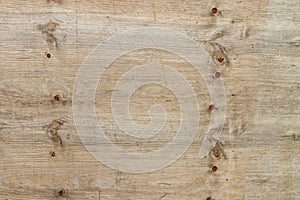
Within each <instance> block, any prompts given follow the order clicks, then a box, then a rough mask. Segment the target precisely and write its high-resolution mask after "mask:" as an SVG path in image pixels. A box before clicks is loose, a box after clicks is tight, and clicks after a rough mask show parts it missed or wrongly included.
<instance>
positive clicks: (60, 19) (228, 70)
mask: <svg viewBox="0 0 300 200" xmlns="http://www.w3.org/2000/svg"><path fill="white" fill-rule="evenodd" d="M213 8H217V11H215V10H214V11H213V12H216V13H215V14H212V9H213ZM299 9H300V3H299V2H298V1H297V0H286V1H281V0H250V1H238V0H233V1H225V0H214V1H213V0H193V1H192V0H191V1H177V0H169V1H164V0H151V1H150V0H145V1H128V0H126V1H125V0H124V1H115V0H112V1H109V0H101V1H95V0H88V1H80V0H48V1H47V0H40V1H33V0H31V1H29V0H26V1H17V0H6V1H4V0H3V1H1V2H0V34H1V37H0V52H1V53H0V59H1V64H0V67H1V71H0V175H1V176H0V199H1V200H2V199H3V200H6V199H7V200H19V199H39V200H41V199H57V198H59V199H91V200H92V199H93V200H99V199H101V200H105V199H109V200H111V199H122V200H126V199H163V200H167V199H188V200H191V199H195V200H196V199H207V197H211V198H212V199H215V200H218V199H270V200H273V199H287V200H288V199H289V200H290V199H299V198H300V188H299V185H300V173H299V172H300V117H299V112H300V110H299V103H300V102H299V101H300V96H299V94H300V60H299V59H300V49H299V47H300V35H299V34H300V14H299ZM152 26H156V27H164V28H170V29H174V30H177V31H179V32H181V33H184V34H186V35H188V36H190V37H191V38H193V39H194V40H195V41H197V42H199V43H200V44H201V45H202V46H203V48H204V49H205V50H206V51H207V52H208V53H209V55H210V56H211V57H212V59H213V60H214V62H215V64H216V66H217V69H218V70H219V71H220V72H221V78H222V79H223V82H224V85H225V90H226V102H227V116H226V121H225V125H224V128H223V131H222V135H221V137H220V139H219V142H218V143H217V145H216V147H215V148H214V149H213V151H212V152H211V153H210V155H209V156H208V157H207V158H205V159H200V158H199V157H198V153H199V148H200V146H201V144H202V141H203V133H204V132H205V131H206V129H207V126H208V124H209V121H210V112H209V111H208V110H207V109H208V106H209V105H210V103H211V102H210V97H209V93H208V90H207V87H206V85H205V82H204V81H203V79H202V78H201V76H197V74H196V73H195V72H194V71H193V70H194V69H193V68H192V67H191V66H189V65H187V64H186V63H185V62H184V61H182V60H181V59H179V58H178V57H176V56H175V55H173V54H170V53H166V52H162V51H159V50H143V51H139V52H136V53H133V54H129V55H125V56H124V57H122V58H120V59H118V60H117V61H116V63H114V65H112V66H111V68H110V69H109V70H108V71H107V72H106V74H105V75H104V77H103V79H102V82H99V87H98V88H97V94H96V100H97V101H96V107H97V110H96V111H97V116H98V119H99V120H100V121H102V123H103V129H104V130H105V131H106V133H107V135H108V137H109V138H110V139H111V140H112V141H113V142H114V143H116V144H118V145H119V146H120V147H122V148H126V149H128V150H130V151H140V152H147V151H151V150H154V149H158V148H161V147H162V146H164V145H165V144H166V143H167V142H168V141H169V140H170V138H172V136H173V134H174V133H172V132H170V133H169V134H163V135H158V136H157V137H155V138H153V140H151V141H144V140H139V139H133V138H129V139H128V137H127V136H125V135H122V134H121V133H120V131H119V130H117V129H116V128H115V123H114V121H113V116H112V113H111V110H110V107H109V106H110V101H109V98H110V96H109V95H110V94H111V92H112V90H113V86H114V84H115V83H116V81H117V80H118V77H117V76H116V74H117V73H121V72H125V71H126V69H127V68H126V69H124V68H122V67H121V66H122V65H123V64H124V65H126V64H127V65H129V64H132V63H140V62H148V61H155V62H157V63H161V64H173V66H174V68H175V69H176V70H178V71H180V72H181V73H182V74H183V76H185V77H187V78H188V79H189V80H190V82H191V85H192V86H193V88H194V90H195V91H196V93H197V99H198V100H199V106H200V111H201V119H200V124H201V125H200V128H199V133H198V135H197V137H196V138H195V140H194V142H193V144H192V145H191V146H190V147H189V149H188V151H187V152H185V153H184V154H183V156H182V157H180V158H179V159H178V160H177V161H176V162H174V163H173V164H172V165H170V166H168V167H166V168H163V169H161V170H158V171H154V172H149V173H142V174H132V173H125V172H120V171H117V170H114V169H111V168H109V167H107V166H105V165H103V164H102V163H101V162H99V161H98V160H97V159H95V158H94V157H93V156H92V155H91V154H90V153H89V152H88V151H87V150H86V149H85V147H84V145H83V144H82V142H81V140H80V138H79V136H78V134H77V131H76V128H75V125H74V121H73V117H72V95H73V86H74V83H75V77H76V74H77V71H78V69H79V67H80V65H81V64H82V63H83V61H84V59H85V58H86V57H87V56H88V55H89V53H90V52H91V50H92V49H93V48H95V47H96V46H97V45H98V44H101V43H102V42H103V41H104V40H105V39H107V38H109V37H111V36H113V35H115V34H117V33H119V32H121V31H124V30H131V29H133V28H140V27H152ZM174 45H176V44H174ZM122 70H123V71H122ZM100 86H101V87H100ZM157 91H159V92H157ZM145 94H149V95H150V96H149V97H148V98H146V97H145ZM132 99H133V100H132V102H131V104H130V105H131V109H132V113H133V114H132V118H133V120H134V121H136V122H137V123H147V122H149V116H148V109H149V105H151V104H153V103H154V102H160V103H161V104H163V105H164V106H165V108H166V110H167V111H168V112H170V113H171V118H170V124H171V125H174V126H176V123H178V109H179V107H178V102H177V101H176V98H175V97H174V95H172V94H171V93H169V92H168V91H167V90H165V89H163V88H161V87H157V86H148V87H144V88H141V90H139V91H138V92H137V93H136V94H135V95H134V96H133V97H132ZM171 125H170V126H171ZM104 153H105V152H104ZM212 166H217V171H215V172H213V171H212Z"/></svg>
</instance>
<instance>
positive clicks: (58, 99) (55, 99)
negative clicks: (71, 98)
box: [53, 94, 61, 101]
mask: <svg viewBox="0 0 300 200" xmlns="http://www.w3.org/2000/svg"><path fill="white" fill-rule="evenodd" d="M53 100H54V101H60V100H61V97H60V95H59V94H57V95H55V96H54V97H53Z"/></svg>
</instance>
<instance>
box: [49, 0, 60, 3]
mask: <svg viewBox="0 0 300 200" xmlns="http://www.w3.org/2000/svg"><path fill="white" fill-rule="evenodd" d="M51 2H53V3H62V0H47V3H51Z"/></svg>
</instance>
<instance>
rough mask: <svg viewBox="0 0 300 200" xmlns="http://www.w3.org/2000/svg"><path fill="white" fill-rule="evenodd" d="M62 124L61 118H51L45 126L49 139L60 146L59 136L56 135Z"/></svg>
mask: <svg viewBox="0 0 300 200" xmlns="http://www.w3.org/2000/svg"><path fill="white" fill-rule="evenodd" d="M63 124H64V121H62V120H53V121H52V122H51V123H50V124H49V125H47V126H46V128H47V135H48V137H49V139H50V140H52V141H53V142H55V143H58V142H59V144H60V145H61V146H62V140H61V137H60V136H59V135H58V130H59V129H60V128H61V126H62V125H63Z"/></svg>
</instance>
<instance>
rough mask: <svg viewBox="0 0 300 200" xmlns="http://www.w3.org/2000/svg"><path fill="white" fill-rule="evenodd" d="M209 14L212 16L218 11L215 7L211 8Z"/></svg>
mask: <svg viewBox="0 0 300 200" xmlns="http://www.w3.org/2000/svg"><path fill="white" fill-rule="evenodd" d="M211 13H212V14H213V15H215V14H217V13H218V9H217V8H216V7H213V8H212V9H211Z"/></svg>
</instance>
